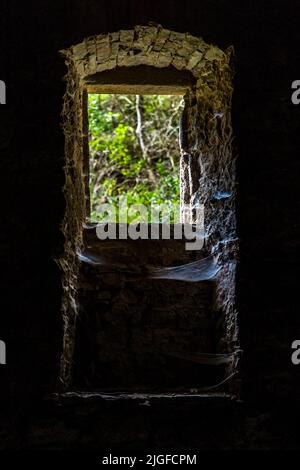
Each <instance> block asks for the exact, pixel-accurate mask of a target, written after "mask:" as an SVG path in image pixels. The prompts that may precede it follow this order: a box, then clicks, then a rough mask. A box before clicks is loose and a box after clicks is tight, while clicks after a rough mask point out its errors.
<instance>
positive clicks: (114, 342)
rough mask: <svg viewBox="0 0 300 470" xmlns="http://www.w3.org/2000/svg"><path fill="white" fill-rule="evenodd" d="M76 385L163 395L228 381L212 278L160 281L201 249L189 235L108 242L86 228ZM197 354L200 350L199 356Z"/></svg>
mask: <svg viewBox="0 0 300 470" xmlns="http://www.w3.org/2000/svg"><path fill="white" fill-rule="evenodd" d="M84 245H85V247H86V249H85V251H84V253H83V256H82V257H81V268H80V279H79V295H78V306H79V318H78V323H77V330H76V351H75V356H74V381H73V388H74V389H80V390H90V391H92V390H112V389H113V390H119V391H120V390H121V391H123V392H124V391H125V390H127V391H132V390H134V391H142V390H145V391H148V392H149V391H150V390H156V391H160V392H163V391H164V392H166V391H167V390H183V391H184V390H185V391H187V390H189V389H191V388H193V389H198V390H199V389H205V390H206V389H207V388H208V387H209V386H211V385H213V386H215V385H216V384H218V383H219V382H222V381H223V379H224V374H225V371H224V364H223V363H221V364H219V365H216V364H207V363H205V361H204V360H203V362H202V363H201V359H202V358H203V356H201V353H210V354H212V355H213V354H214V353H216V348H217V344H216V330H217V327H216V325H217V322H216V318H215V317H214V312H213V299H214V292H215V280H214V279H209V276H206V279H205V280H202V281H198V282H191V281H190V280H189V279H188V277H187V279H186V280H185V281H183V280H178V279H177V280H176V279H165V278H155V277H153V276H152V275H151V273H152V269H153V268H154V269H155V268H157V267H169V266H178V265H185V264H186V263H190V262H193V261H194V260H195V257H196V256H197V258H199V253H196V252H193V251H186V250H185V240H174V239H171V240H106V241H102V242H99V239H98V238H97V236H96V233H95V227H94V228H92V227H90V228H88V229H86V230H85V233H84ZM199 353H200V355H199Z"/></svg>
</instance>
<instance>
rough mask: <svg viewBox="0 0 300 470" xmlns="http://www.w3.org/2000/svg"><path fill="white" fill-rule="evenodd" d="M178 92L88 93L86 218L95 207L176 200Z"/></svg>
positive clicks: (94, 216)
mask: <svg viewBox="0 0 300 470" xmlns="http://www.w3.org/2000/svg"><path fill="white" fill-rule="evenodd" d="M182 109H183V97H182V96H175V95H121V94H89V95H88V117H89V153H90V164H89V171H90V177H89V186H90V201H91V215H90V216H91V220H92V221H99V220H101V211H100V207H101V205H102V204H104V203H109V204H111V205H114V207H116V210H118V201H119V197H120V196H122V197H124V196H125V197H126V198H127V204H128V205H132V204H143V205H144V206H146V207H148V208H149V207H150V206H151V204H155V205H160V204H165V205H167V206H168V207H170V208H171V207H173V206H174V205H179V197H180V184H179V156H180V151H179V143H178V134H179V118H180V114H181V112H182Z"/></svg>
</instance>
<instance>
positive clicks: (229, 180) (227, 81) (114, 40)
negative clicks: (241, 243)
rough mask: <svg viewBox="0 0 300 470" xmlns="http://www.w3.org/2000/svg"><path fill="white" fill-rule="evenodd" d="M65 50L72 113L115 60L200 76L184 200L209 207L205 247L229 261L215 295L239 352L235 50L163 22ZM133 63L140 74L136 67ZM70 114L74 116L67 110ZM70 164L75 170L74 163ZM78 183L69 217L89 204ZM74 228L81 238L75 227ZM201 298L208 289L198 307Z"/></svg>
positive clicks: (187, 118) (192, 107)
mask: <svg viewBox="0 0 300 470" xmlns="http://www.w3.org/2000/svg"><path fill="white" fill-rule="evenodd" d="M63 54H64V55H65V58H66V64H67V66H68V67H69V74H68V76H67V80H68V87H69V88H71V89H72V88H73V90H74V93H75V100H74V103H73V106H74V109H73V110H72V112H74V113H75V114H76V115H80V112H81V111H80V109H78V106H80V105H81V102H80V101H78V104H76V97H77V95H78V94H80V93H82V92H83V90H84V87H85V80H86V79H87V77H90V76H93V75H95V74H98V73H100V72H104V71H107V70H111V69H115V68H116V67H135V66H139V65H147V66H152V67H157V68H167V67H169V66H173V67H175V68H176V69H177V70H182V71H189V72H191V73H192V75H193V77H194V78H195V79H196V84H195V85H193V86H191V87H190V88H189V90H188V92H187V94H186V96H185V111H184V116H183V119H182V121H181V124H182V127H183V129H182V139H181V183H182V188H181V193H182V202H183V203H184V204H188V205H189V206H190V208H191V211H193V210H194V209H195V208H196V206H197V204H204V206H205V232H206V243H205V252H206V253H211V252H213V253H214V254H215V255H216V256H217V257H218V259H219V262H220V264H221V265H222V270H221V271H220V273H219V276H218V281H217V286H216V290H217V295H216V296H215V299H216V305H215V310H217V311H218V315H219V321H218V324H219V325H220V331H219V337H220V339H219V342H220V345H221V350H222V352H232V351H234V350H235V349H236V348H237V347H238V341H237V322H236V311H235V308H234V301H235V291H234V285H235V279H234V271H235V264H234V259H235V256H236V252H235V251H234V250H232V249H231V250H229V249H228V243H229V242H231V241H232V239H233V238H235V207H234V199H235V166H234V157H233V155H232V148H231V140H232V128H231V96H232V68H231V64H230V60H231V54H232V50H231V49H228V50H227V51H226V52H223V51H221V50H220V49H219V48H218V47H216V46H212V45H209V44H207V43H205V42H204V41H203V40H202V39H201V38H196V37H194V36H192V35H190V34H188V33H176V32H173V31H170V30H166V29H164V28H162V27H161V26H159V25H158V26H136V27H135V28H134V30H126V31H125V30H121V31H119V32H115V33H110V34H105V35H100V36H93V37H89V38H87V39H86V40H84V41H83V42H82V43H81V44H78V45H76V46H72V47H71V48H69V49H68V50H65V51H63ZM132 70H133V73H134V68H133V69H132ZM74 77H75V80H76V81H74ZM78 85H79V87H78ZM71 95H72V92H71V93H69V94H68V91H67V93H66V100H67V101H68V99H69V96H71ZM64 116H65V119H66V120H68V113H64ZM71 119H73V118H72V117H71ZM77 124H78V123H77ZM75 125H76V123H75ZM79 125H80V122H79ZM79 132H80V131H79ZM73 133H74V127H73ZM67 139H68V134H67ZM78 142H80V136H79V138H78ZM80 152H81V154H80ZM82 154H83V143H82V142H81V144H80V145H78V146H77V147H75V148H72V147H70V148H68V147H66V158H67V159H70V161H71V162H73V163H72V164H73V165H74V162H75V165H76V164H78V171H79V172H80V165H81V168H83V164H82ZM76 162H77V163H76ZM66 170H67V172H68V171H69V169H68V167H66ZM81 171H82V170H81ZM77 174H78V175H79V173H77ZM67 175H68V173H67ZM67 181H68V180H67ZM74 183H75V185H76V184H77V185H79V186H78V187H79V189H80V192H79V193H78V195H79V197H76V198H74V197H73V196H72V192H71V193H70V196H69V195H68V191H67V186H66V190H65V196H66V198H67V200H69V204H67V214H66V220H67V219H68V217H69V216H71V217H74V212H73V213H72V212H70V211H69V212H68V206H69V205H72V204H73V207H74V208H75V213H76V207H77V205H80V203H81V204H82V205H84V204H85V203H84V200H83V193H82V189H81V183H80V181H79V179H78V177H77V181H76V180H75V182H74V181H73V185H74ZM73 188H74V186H73ZM219 194H221V195H224V194H226V197H223V196H221V198H220V197H219V196H218V195H219ZM223 199H225V201H224V200H223ZM79 219H80V217H79ZM193 221H194V220H193ZM74 233H75V239H76V231H75V232H74ZM70 235H71V236H72V232H69V233H68V234H66V239H68V237H69V236H70ZM73 239H74V236H73ZM75 245H76V243H75ZM75 245H74V246H73V247H74V250H75V248H76V246H75ZM99 251H100V252H101V246H100V244H99ZM67 295H69V293H68V292H67ZM72 300H73V299H72ZM200 303H201V296H199V308H200ZM229 323H230V326H229ZM71 324H73V322H71ZM74 329H75V328H74ZM67 360H68V361H69V358H68V359H67Z"/></svg>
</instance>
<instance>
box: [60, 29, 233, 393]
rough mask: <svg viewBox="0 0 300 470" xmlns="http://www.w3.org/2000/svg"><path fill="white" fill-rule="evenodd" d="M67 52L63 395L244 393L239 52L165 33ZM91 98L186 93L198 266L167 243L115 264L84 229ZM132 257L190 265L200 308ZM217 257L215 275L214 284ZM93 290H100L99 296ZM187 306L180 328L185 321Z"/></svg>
mask: <svg viewBox="0 0 300 470" xmlns="http://www.w3.org/2000/svg"><path fill="white" fill-rule="evenodd" d="M63 54H64V56H65V59H66V64H67V67H68V74H67V76H66V81H67V90H66V94H65V100H64V108H63V128H64V133H65V156H66V166H65V173H66V181H65V187H64V193H65V198H66V213H65V218H64V222H63V225H62V230H63V233H64V236H65V252H64V254H63V256H62V257H61V259H60V260H59V261H60V265H61V267H62V274H63V290H64V294H63V303H62V310H63V318H64V342H63V351H62V367H61V379H62V382H63V383H64V386H65V388H66V389H72V388H74V387H76V388H77V389H78V388H81V389H84V390H101V391H104V392H105V391H110V392H111V391H115V392H120V391H124V390H125V391H126V392H128V393H129V392H137V391H149V392H153V391H154V392H162V391H163V392H172V391H174V390H179V391H180V392H188V393H190V392H193V393H195V392H196V393H201V392H204V391H207V390H211V391H214V390H215V391H222V392H224V391H225V392H228V393H230V394H235V395H238V389H239V387H238V384H239V381H238V380H237V379H236V377H237V374H238V368H239V353H240V348H239V338H238V323H237V311H236V307H235V270H236V262H237V237H236V228H235V193H236V191H235V158H234V153H233V150H232V138H233V135H232V126H231V97H232V77H233V72H232V67H231V55H232V49H231V48H229V49H228V50H226V51H225V52H224V51H222V50H221V49H219V48H218V47H216V46H211V45H209V44H207V43H205V42H204V41H203V40H202V39H201V38H196V37H194V36H191V35H190V34H188V33H176V32H173V31H169V30H166V29H164V28H162V27H161V26H159V25H158V26H136V27H135V28H134V29H133V30H127V31H120V32H117V33H110V34H107V35H99V36H94V37H90V38H87V39H86V40H84V41H83V42H82V43H80V44H78V45H76V46H72V47H71V48H69V49H68V50H65V51H63ZM89 92H93V93H95V92H96V93H98V92H101V93H104V92H105V93H132V92H133V93H134V94H145V93H146V92H147V93H152V94H164V93H167V94H182V95H184V99H185V108H184V111H183V114H182V118H181V142H180V143H181V158H180V175H181V200H182V201H183V203H184V204H187V205H189V206H190V207H191V213H193V208H194V207H196V206H197V204H199V203H201V204H203V205H204V207H205V219H204V224H205V227H204V229H205V245H204V248H203V250H201V254H200V257H199V254H198V255H197V256H196V257H194V258H191V257H189V258H188V259H187V257H186V256H187V255H186V253H187V252H183V251H182V247H181V248H179V246H176V247H175V248H174V245H173V247H171V246H170V245H168V243H166V241H165V240H164V241H163V242H164V245H163V246H162V245H159V246H158V245H155V244H154V245H153V244H152V245H151V244H147V246H146V245H145V244H138V243H136V244H135V246H134V247H133V246H132V245H130V246H129V247H127V248H126V249H125V248H124V247H121V251H120V253H119V255H118V259H117V260H116V259H114V257H113V256H112V252H114V250H115V248H114V247H112V246H110V247H109V246H107V248H108V249H107V251H106V252H103V251H101V253H100V252H99V251H98V242H99V240H96V237H95V227H94V226H92V225H89V224H88V223H87V217H88V215H89V208H90V201H89V194H88V181H89V169H88V140H87V132H88V127H87V125H88V124H87V119H86V110H87V94H88V93H89ZM143 242H144V240H143ZM159 242H160V241H158V243H159ZM108 245H109V244H108ZM119 246H120V245H119ZM126 250H128V252H127V259H128V257H129V258H131V259H134V258H135V257H136V258H139V259H140V261H141V264H142V265H145V266H147V263H149V260H151V263H152V264H153V262H154V263H155V260H156V261H157V252H159V253H160V254H161V253H163V265H161V266H159V268H162V269H163V268H165V267H167V268H168V267H170V266H174V267H175V268H176V266H177V267H179V270H180V265H184V264H188V265H189V269H191V270H192V271H191V273H192V274H191V278H193V279H189V281H192V282H189V286H191V291H190V295H189V298H190V299H193V301H192V302H191V303H189V300H188V298H183V297H182V296H184V291H185V290H186V289H185V284H184V282H183V283H181V284H180V281H178V278H177V279H175V281H174V279H172V276H171V278H170V277H169V278H167V279H164V284H159V282H161V281H159V282H158V281H157V280H153V279H152V280H150V281H149V276H148V278H147V275H146V274H145V272H144V271H143V270H136V271H135V272H132V270H131V268H132V265H130V263H129V264H128V263H127V261H126V260H125V259H124V256H122V253H123V254H124V253H125V252H126ZM87 254H88V256H87ZM103 258H104V259H105V258H106V261H107V263H105V262H103ZM125 258H126V256H125ZM212 259H213V260H214V263H215V262H216V260H217V265H218V269H217V270H216V271H215V272H214V275H213V276H211V277H207V276H206V274H207V272H211V269H212V265H211V264H209V263H211V260H212ZM199 261H201V262H204V264H205V263H206V265H205V269H204V268H203V273H204V274H203V276H202V279H200V280H199V278H197V276H195V272H197V273H199V264H197V263H199ZM194 263H196V264H194ZM105 266H106V267H105ZM114 266H115V267H116V266H117V269H112V268H113V267H114ZM201 266H202V265H201ZM107 267H108V269H107ZM95 269H96V270H97V273H96V272H95ZM177 272H178V269H177ZM103 274H105V276H103ZM126 276H127V277H126ZM130 276H131V277H130ZM205 276H206V277H205ZM157 279H159V276H158V277H157ZM195 280H196V281H197V282H194V281H195ZM198 281H199V282H198ZM178 282H179V284H178ZM162 285H163V286H164V287H162ZM120 286H122V287H120ZM124 286H126V288H124ZM145 286H146V287H145ZM147 286H148V287H149V286H150V287H149V288H148V287H147ZM152 288H153V290H151V289H152ZM147 289H148V291H147ZM162 290H163V291H164V295H165V291H166V292H167V294H166V296H165V297H164V298H167V299H168V301H167V303H166V304H165V305H160V304H155V302H154V303H153V299H155V296H156V298H159V296H160V295H161V294H162ZM91 291H93V292H96V291H97V292H98V293H97V295H96V297H95V296H94V297H93V296H91V295H90V293H91ZM145 292H146V294H145ZM176 294H178V295H177V297H176ZM180 296H181V297H180ZM169 304H170V305H169ZM180 304H181V305H182V308H181V310H184V315H183V317H184V318H178V313H180V312H178V311H177V310H176V305H180ZM95 305H97V306H98V307H97V308H98V309H99V310H98V313H97V312H96V310H97V308H96V307H95ZM140 306H142V307H143V308H144V310H143V311H141V309H140ZM149 306H150V307H149ZM149 311H150V313H151V314H150V316H149V314H148V313H149ZM147 312H148V313H147ZM141 318H142V321H141ZM186 319H188V320H186ZM172 322H173V323H172ZM193 322H194V324H193ZM116 324H117V328H113V326H114V325H116ZM178 331H180V333H181V334H180V335H179V334H178ZM154 345H155V347H154ZM179 376H180V379H179Z"/></svg>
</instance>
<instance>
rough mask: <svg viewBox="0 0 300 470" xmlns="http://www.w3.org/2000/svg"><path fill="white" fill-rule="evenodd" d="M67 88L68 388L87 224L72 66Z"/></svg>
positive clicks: (64, 261)
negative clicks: (83, 241) (83, 226)
mask: <svg viewBox="0 0 300 470" xmlns="http://www.w3.org/2000/svg"><path fill="white" fill-rule="evenodd" d="M66 82H67V88H66V93H65V96H64V106H63V111H62V120H63V122H62V127H63V131H64V135H65V155H66V163H65V167H64V169H65V185H64V195H65V200H66V210H65V215H64V219H63V223H62V232H63V234H64V237H65V243H64V252H63V255H62V256H61V257H60V258H59V259H58V260H57V262H58V264H59V266H60V267H61V270H62V285H63V291H64V295H63V302H62V314H63V320H64V341H63V355H62V359H61V379H62V381H63V383H64V384H65V385H68V384H69V383H70V380H71V372H72V362H73V353H74V342H75V331H76V318H77V314H78V308H77V289H78V275H79V265H78V257H77V253H78V252H79V251H80V249H81V246H82V225H83V223H84V221H85V204H83V202H82V201H84V195H85V188H84V178H83V151H82V149H83V93H82V89H81V87H80V84H79V80H78V74H77V72H76V70H75V69H74V67H72V65H71V64H70V67H69V69H68V75H67V76H66Z"/></svg>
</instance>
